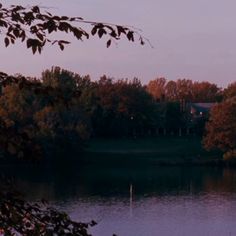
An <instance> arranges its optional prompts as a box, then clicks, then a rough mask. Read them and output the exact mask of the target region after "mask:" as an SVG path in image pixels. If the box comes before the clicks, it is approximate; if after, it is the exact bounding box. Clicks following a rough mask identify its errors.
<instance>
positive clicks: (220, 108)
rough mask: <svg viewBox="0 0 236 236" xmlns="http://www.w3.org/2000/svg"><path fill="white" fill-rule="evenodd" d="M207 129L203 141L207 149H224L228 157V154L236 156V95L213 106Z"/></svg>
mask: <svg viewBox="0 0 236 236" xmlns="http://www.w3.org/2000/svg"><path fill="white" fill-rule="evenodd" d="M206 131H207V134H206V136H205V138H204V140H203V141H204V145H205V147H206V148H207V149H220V150H222V151H223V152H224V153H225V154H226V155H225V158H226V159H227V156H228V155H229V156H231V157H236V153H235V151H236V97H233V98H231V99H228V100H226V101H224V102H222V103H219V104H217V105H216V106H215V107H213V109H212V110H211V113H210V119H209V122H208V123H207V125H206ZM232 155H233V156H232Z"/></svg>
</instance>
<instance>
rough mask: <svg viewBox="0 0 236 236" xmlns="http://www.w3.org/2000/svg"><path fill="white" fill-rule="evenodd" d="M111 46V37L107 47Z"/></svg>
mask: <svg viewBox="0 0 236 236" xmlns="http://www.w3.org/2000/svg"><path fill="white" fill-rule="evenodd" d="M110 46H111V39H109V40H108V41H107V48H109V47H110Z"/></svg>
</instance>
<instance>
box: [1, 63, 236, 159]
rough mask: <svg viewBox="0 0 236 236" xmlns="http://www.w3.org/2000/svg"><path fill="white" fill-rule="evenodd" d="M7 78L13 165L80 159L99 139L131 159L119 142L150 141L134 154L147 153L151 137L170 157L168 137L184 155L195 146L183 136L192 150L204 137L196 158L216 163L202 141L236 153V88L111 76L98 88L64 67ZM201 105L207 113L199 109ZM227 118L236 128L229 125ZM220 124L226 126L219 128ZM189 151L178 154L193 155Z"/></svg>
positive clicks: (5, 146) (5, 140)
mask: <svg viewBox="0 0 236 236" xmlns="http://www.w3.org/2000/svg"><path fill="white" fill-rule="evenodd" d="M1 77H2V83H1V96H0V121H1V132H0V145H1V154H2V156H3V157H7V158H9V159H10V158H13V159H14V158H15V159H33V160H39V159H44V160H51V159H52V158H55V159H54V161H56V158H58V159H59V156H60V157H63V156H68V155H67V154H68V153H71V155H73V156H77V158H78V159H79V158H80V157H81V153H82V152H84V151H85V150H88V149H86V146H88V145H90V143H91V142H90V140H94V139H95V140H99V139H100V140H103V142H104V145H105V146H106V148H107V152H109V151H108V149H109V145H106V142H107V143H109V141H108V139H113V140H116V141H114V142H115V143H116V144H117V147H118V146H119V150H120V152H122V150H123V151H124V152H127V153H129V152H130V147H127V149H126V150H124V147H121V146H120V145H119V144H120V141H119V140H127V139H130V140H132V139H133V140H134V141H135V140H146V141H142V142H141V143H140V144H138V145H137V146H136V147H133V150H134V149H135V150H136V151H135V152H139V151H140V153H142V150H141V149H143V148H144V149H145V145H146V144H145V143H147V140H149V141H150V138H151V137H153V138H155V137H156V138H157V139H156V140H157V141H153V140H155V139H153V140H152V141H150V144H152V145H151V146H153V147H155V146H156V147H158V148H159V149H160V147H161V148H162V149H165V150H166V153H168V152H169V154H167V156H172V150H174V151H173V152H175V151H176V150H175V144H172V143H171V141H170V140H171V139H167V137H175V138H176V140H178V139H179V141H177V143H178V142H179V144H177V146H178V145H179V149H180V150H182V148H184V149H186V150H187V149H189V147H190V146H191V145H190V146H188V144H187V145H186V144H185V143H184V142H183V138H182V139H181V137H185V138H186V140H187V139H188V140H189V141H188V142H189V143H191V142H192V143H194V142H196V141H193V140H196V137H197V139H198V147H199V149H198V152H199V153H196V155H195V156H209V155H206V152H205V153H204V154H202V146H201V139H202V137H204V142H203V144H204V145H205V147H206V148H209V149H210V148H211V149H220V150H221V151H223V152H226V151H227V150H228V149H230V150H231V151H232V150H233V149H234V143H233V139H232V138H233V137H231V136H232V135H233V133H232V135H229V134H228V133H227V132H224V131H225V125H227V127H228V128H229V129H230V130H231V131H232V132H233V129H232V127H231V126H233V125H234V122H230V121H231V120H232V118H233V117H234V116H235V115H234V114H235V111H234V106H227V104H231V103H232V101H233V100H234V98H232V97H234V84H231V85H229V87H228V88H227V89H224V90H222V89H221V88H219V87H217V85H216V84H211V83H209V82H194V81H191V80H186V79H179V80H177V81H168V80H166V79H164V78H157V79H155V80H152V81H150V82H149V83H148V84H147V85H142V84H141V82H140V80H139V79H137V78H134V79H132V80H129V79H114V78H109V77H107V76H105V75H104V76H102V77H101V78H100V79H99V80H98V81H92V80H91V78H90V76H89V75H86V76H81V75H79V74H76V73H73V72H71V71H67V70H64V69H61V68H59V67H53V68H51V69H49V70H45V71H44V72H43V73H42V76H41V77H40V78H25V77H24V76H21V75H17V76H12V77H11V76H8V75H6V74H1ZM199 104H200V105H201V106H202V107H203V108H201V107H200V108H199V109H200V110H197V109H198V108H197V105H198V106H199ZM204 104H207V105H208V107H206V106H205V107H204ZM233 104H234V103H233ZM223 108H225V110H224V109H223ZM201 109H202V110H201ZM210 110H211V112H210ZM217 111H220V112H221V113H220V115H217ZM222 112H223V113H224V115H223V114H222ZM209 115H210V120H209V122H208V123H207V129H205V124H206V122H207V121H208V119H209ZM216 117H218V118H216ZM219 117H220V118H222V119H226V118H228V119H229V120H230V121H227V122H225V123H222V122H221V120H220V119H219ZM215 120H217V121H219V124H218V127H216V123H214V122H213V121H215ZM213 123H214V124H213ZM215 127H216V128H215ZM220 127H221V128H222V131H221V132H222V133H224V134H225V135H226V136H225V137H226V138H225V139H223V140H226V142H227V140H228V142H231V144H230V145H228V146H225V147H224V148H223V149H222V148H221V146H219V145H218V143H220V142H221V143H222V139H221V138H218V139H217V137H218V136H217V131H219V128H220ZM222 133H221V134H222ZM221 134H220V135H221ZM213 136H214V138H215V139H213V138H212V137H213ZM219 137H222V136H219ZM220 139H221V140H220ZM160 140H164V141H160ZM167 140H169V141H167ZM209 140H210V141H209ZM137 142H138V141H137ZM188 142H187V143H188ZM128 143H129V142H128ZM210 143H211V144H210ZM101 146H103V144H101ZM131 147H132V145H131ZM131 149H132V148H131ZM154 149H155V148H154ZM184 149H183V150H182V151H179V152H178V153H177V155H181V156H188V155H189V156H193V155H192V154H191V153H189V154H188V153H187V152H186V151H185V150H184ZM195 149H196V148H194V149H193V150H195ZM90 150H91V149H90ZM146 152H148V150H146ZM155 152H156V154H158V152H159V151H154V152H153V154H155ZM67 158H68V157H67ZM67 160H68V159H67Z"/></svg>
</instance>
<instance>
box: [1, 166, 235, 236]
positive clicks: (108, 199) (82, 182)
mask: <svg viewBox="0 0 236 236" xmlns="http://www.w3.org/2000/svg"><path fill="white" fill-rule="evenodd" d="M0 170H1V172H3V173H4V172H5V173H7V175H9V176H14V177H15V181H16V183H17V185H18V187H19V188H20V189H21V190H23V191H24V192H25V194H26V197H27V198H28V199H29V200H33V201H35V200H39V199H41V198H46V199H48V200H49V201H50V202H51V204H52V205H54V206H56V207H57V208H59V209H60V210H64V211H66V212H68V213H69V214H70V216H71V217H72V218H73V219H75V220H78V221H85V222H87V221H90V220H95V221H97V222H98V225H96V226H95V227H93V228H91V230H90V232H91V233H92V234H93V235H94V236H112V234H114V233H115V234H116V235H118V236H153V235H157V236H158V235H160V236H165V235H166V236H173V235H174V236H175V235H176V236H185V235H186V236H189V235H191V236H195V235H196V236H199V235H201V236H204V235H209V236H211V235H212V236H217V235H219V236H223V235H236V170H234V169H228V168H217V167H147V166H143V167H141V166H139V167H132V166H129V167H100V166H76V165H74V166H73V167H66V168H64V167H57V168H46V169H45V168H36V167H30V168H29V167H24V168H23V167H22V168H20V169H19V168H13V167H1V168H0Z"/></svg>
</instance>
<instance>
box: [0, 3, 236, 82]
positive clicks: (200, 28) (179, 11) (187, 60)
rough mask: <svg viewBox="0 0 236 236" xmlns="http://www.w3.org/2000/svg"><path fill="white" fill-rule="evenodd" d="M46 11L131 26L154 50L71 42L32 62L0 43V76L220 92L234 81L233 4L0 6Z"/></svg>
mask: <svg viewBox="0 0 236 236" xmlns="http://www.w3.org/2000/svg"><path fill="white" fill-rule="evenodd" d="M1 2H2V3H3V4H4V5H8V6H9V5H10V4H21V5H36V4H39V5H41V6H47V7H50V9H49V11H53V12H55V13H56V14H61V15H70V16H82V17H84V18H85V19H88V20H96V21H105V22H111V23H117V24H125V25H132V26H135V27H138V28H141V29H142V30H143V35H144V36H145V37H147V38H148V39H149V40H150V41H151V43H152V44H153V46H154V48H151V47H150V46H149V45H148V44H146V45H145V46H140V45H139V44H138V43H129V42H128V41H126V40H122V41H120V42H119V43H118V45H112V47H111V48H109V49H107V48H106V41H105V40H99V39H97V38H94V39H92V40H89V41H84V42H77V41H74V40H72V44H71V45H70V46H68V47H67V48H66V50H65V51H63V52H61V51H60V50H59V49H58V48H57V47H55V46H54V47H47V48H45V50H44V51H43V53H42V55H36V56H33V55H32V53H31V51H30V50H26V48H25V45H21V44H17V45H15V46H10V47H9V48H7V49H5V48H4V44H3V39H4V38H3V37H2V40H1V42H0V43H1V64H0V71H4V72H7V73H11V74H14V73H22V74H24V75H30V76H39V75H40V73H41V72H42V70H44V69H47V68H50V67H51V66H53V65H57V66H61V67H62V68H65V69H68V70H71V71H73V72H78V73H80V74H82V75H85V74H90V75H91V77H92V79H93V80H95V79H98V78H99V77H100V76H101V75H103V74H106V75H108V76H111V77H115V78H133V77H138V78H139V79H141V81H142V82H143V83H146V82H147V81H149V80H151V79H154V78H156V77H166V78H167V79H173V80H175V79H178V78H187V79H192V80H198V81H202V80H208V81H210V82H215V83H217V84H218V85H220V86H226V85H227V84H228V83H231V82H233V81H235V80H236V45H235V42H236V14H235V11H236V1H235V0H207V1H206V0H178V1H174V0H146V1H140V0H126V1H112V0H109V1H108V0H69V1H65V0H57V1H56V0H51V1H48V0H47V1H45V0H39V1H27V0H25V1H16V0H15V1H14V0H7V1H6V0H5V1H1Z"/></svg>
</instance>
